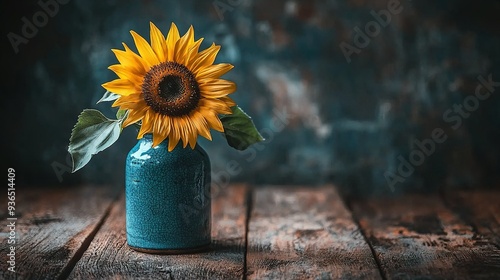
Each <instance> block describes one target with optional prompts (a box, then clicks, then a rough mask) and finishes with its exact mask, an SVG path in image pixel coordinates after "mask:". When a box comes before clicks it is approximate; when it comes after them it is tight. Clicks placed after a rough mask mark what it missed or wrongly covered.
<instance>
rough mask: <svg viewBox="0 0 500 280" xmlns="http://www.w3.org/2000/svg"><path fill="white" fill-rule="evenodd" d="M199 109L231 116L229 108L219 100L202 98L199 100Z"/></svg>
mask: <svg viewBox="0 0 500 280" xmlns="http://www.w3.org/2000/svg"><path fill="white" fill-rule="evenodd" d="M199 106H200V107H204V108H206V109H208V110H213V111H215V112H217V113H219V114H232V113H233V111H231V108H229V106H228V105H227V104H226V103H224V101H221V100H219V99H206V98H203V99H201V100H200V105H199Z"/></svg>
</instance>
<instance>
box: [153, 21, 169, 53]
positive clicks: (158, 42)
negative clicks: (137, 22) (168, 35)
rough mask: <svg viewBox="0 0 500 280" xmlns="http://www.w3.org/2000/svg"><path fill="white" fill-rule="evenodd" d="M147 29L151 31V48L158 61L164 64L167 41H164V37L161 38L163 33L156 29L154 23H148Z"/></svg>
mask: <svg viewBox="0 0 500 280" xmlns="http://www.w3.org/2000/svg"><path fill="white" fill-rule="evenodd" d="M149 27H150V29H151V31H150V37H151V47H152V48H153V51H154V52H155V53H156V56H157V57H158V60H159V61H160V62H164V61H166V60H167V59H166V57H167V41H165V36H163V33H161V31H160V29H158V27H156V25H154V23H152V22H150V23H149Z"/></svg>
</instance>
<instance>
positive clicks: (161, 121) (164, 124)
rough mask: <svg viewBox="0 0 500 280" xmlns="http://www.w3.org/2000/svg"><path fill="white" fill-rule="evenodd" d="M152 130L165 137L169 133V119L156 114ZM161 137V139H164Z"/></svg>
mask: <svg viewBox="0 0 500 280" xmlns="http://www.w3.org/2000/svg"><path fill="white" fill-rule="evenodd" d="M153 131H154V133H155V134H160V135H162V136H165V138H166V137H167V136H168V135H169V133H170V121H169V119H168V117H164V116H162V115H160V114H156V118H155V120H154V126H153ZM165 138H163V139H165Z"/></svg>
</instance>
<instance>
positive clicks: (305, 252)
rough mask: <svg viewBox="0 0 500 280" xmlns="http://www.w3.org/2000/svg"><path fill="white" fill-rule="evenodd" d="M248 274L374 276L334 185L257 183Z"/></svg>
mask: <svg viewBox="0 0 500 280" xmlns="http://www.w3.org/2000/svg"><path fill="white" fill-rule="evenodd" d="M247 250H248V251H247V276H248V279H342V278H345V279H379V278H380V273H379V270H378V268H377V264H376V262H375V259H374V258H373V255H372V253H371V251H370V248H369V246H368V244H367V243H366V241H365V239H364V237H363V236H362V234H361V232H360V230H359V229H358V227H357V225H356V224H355V222H354V221H353V219H352V217H351V214H350V212H349V211H348V210H347V209H346V207H345V206H344V203H343V202H342V200H341V199H340V197H339V195H338V193H337V191H336V190H335V189H334V187H332V186H329V187H323V188H318V189H310V188H309V189H307V188H291V187H290V188H277V187H272V188H269V187H267V188H262V189H257V190H255V192H254V196H253V206H252V211H251V216H250V221H249V226H248V248H247Z"/></svg>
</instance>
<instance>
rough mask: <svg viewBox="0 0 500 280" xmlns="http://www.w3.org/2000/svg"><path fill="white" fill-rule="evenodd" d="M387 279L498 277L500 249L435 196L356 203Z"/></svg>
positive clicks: (410, 195)
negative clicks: (483, 238) (479, 234)
mask: <svg viewBox="0 0 500 280" xmlns="http://www.w3.org/2000/svg"><path fill="white" fill-rule="evenodd" d="M352 208H353V211H354V215H355V216H356V217H358V218H359V224H360V225H361V228H362V229H363V231H364V233H365V235H366V236H367V238H368V240H369V242H370V243H371V245H372V247H373V250H374V251H375V253H376V257H377V258H378V261H379V264H380V267H381V270H382V272H383V274H384V276H385V278H387V279H415V278H419V277H420V278H425V279H500V250H499V247H495V246H494V245H492V244H488V243H483V242H482V240H481V239H480V238H479V239H478V238H477V233H476V232H475V231H474V229H473V227H472V226H471V225H469V224H467V223H465V222H464V221H463V220H462V219H460V217H459V216H458V215H457V214H455V213H454V212H452V211H451V210H450V209H448V208H447V207H446V206H445V205H444V203H443V201H442V199H441V198H440V197H439V196H438V195H437V194H436V195H416V194H407V195H404V196H402V197H395V198H384V199H381V198H377V199H370V200H367V201H356V202H354V203H353V207H352Z"/></svg>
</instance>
